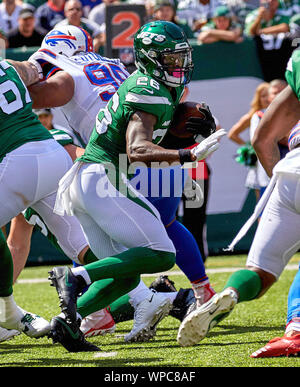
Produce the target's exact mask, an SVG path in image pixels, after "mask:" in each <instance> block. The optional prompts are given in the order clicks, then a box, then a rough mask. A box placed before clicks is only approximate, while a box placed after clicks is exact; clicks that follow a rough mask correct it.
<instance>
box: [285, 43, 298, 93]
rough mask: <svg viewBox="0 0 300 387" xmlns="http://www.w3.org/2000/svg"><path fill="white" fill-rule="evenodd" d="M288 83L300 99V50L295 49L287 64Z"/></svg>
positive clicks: (286, 76) (286, 75)
mask: <svg viewBox="0 0 300 387" xmlns="http://www.w3.org/2000/svg"><path fill="white" fill-rule="evenodd" d="M285 78H286V80H287V83H288V84H289V85H290V86H291V88H292V90H293V91H294V93H295V94H296V96H297V98H298V99H299V100H300V51H299V50H295V51H294V52H293V54H292V56H291V58H290V60H289V62H288V64H287V69H286V72H285Z"/></svg>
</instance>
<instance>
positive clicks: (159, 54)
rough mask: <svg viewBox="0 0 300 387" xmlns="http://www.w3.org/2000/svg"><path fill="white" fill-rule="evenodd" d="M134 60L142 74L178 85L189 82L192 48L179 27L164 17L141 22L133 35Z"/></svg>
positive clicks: (191, 68)
mask: <svg viewBox="0 0 300 387" xmlns="http://www.w3.org/2000/svg"><path fill="white" fill-rule="evenodd" d="M133 44H134V52H135V64H136V66H137V68H138V69H139V70H140V71H142V72H143V73H144V74H148V75H150V76H152V77H153V78H154V79H156V80H158V81H160V82H163V83H164V84H165V85H167V86H171V87H178V86H181V85H186V84H187V83H189V82H190V80H191V77H192V73H193V68H194V65H193V62H192V48H191V46H190V44H189V42H188V39H187V37H186V35H185V33H184V32H183V30H182V29H181V28H180V27H178V26H177V25H176V24H174V23H171V22H168V21H161V20H160V21H153V22H150V23H147V24H145V25H143V26H142V27H141V28H140V29H139V30H138V31H137V33H136V34H135V37H134V43H133Z"/></svg>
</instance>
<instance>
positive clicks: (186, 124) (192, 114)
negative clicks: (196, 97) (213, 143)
mask: <svg viewBox="0 0 300 387" xmlns="http://www.w3.org/2000/svg"><path fill="white" fill-rule="evenodd" d="M215 131H216V124H215V120H214V118H213V116H212V114H211V111H210V109H209V107H208V106H207V105H206V103H204V102H201V103H199V102H191V101H188V102H182V103H180V104H179V105H178V107H177V109H176V110H175V113H174V116H173V119H172V122H171V124H170V132H171V133H172V134H173V135H174V136H177V137H179V138H189V137H194V139H195V141H196V142H199V141H197V140H196V139H197V137H198V136H202V137H203V138H207V137H209V136H210V135H211V134H213V133H214V132H215ZM203 138H202V140H203Z"/></svg>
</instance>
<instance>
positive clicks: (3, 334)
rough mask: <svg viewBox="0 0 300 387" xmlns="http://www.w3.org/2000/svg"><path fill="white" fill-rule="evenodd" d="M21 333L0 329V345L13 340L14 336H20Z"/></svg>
mask: <svg viewBox="0 0 300 387" xmlns="http://www.w3.org/2000/svg"><path fill="white" fill-rule="evenodd" d="M20 334H21V332H20V331H17V330H15V329H5V328H1V327H0V343H2V342H3V341H8V340H11V339H13V338H14V337H15V336H18V335H20Z"/></svg>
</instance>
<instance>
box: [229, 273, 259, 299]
mask: <svg viewBox="0 0 300 387" xmlns="http://www.w3.org/2000/svg"><path fill="white" fill-rule="evenodd" d="M261 286H262V283H261V279H260V277H259V275H258V274H257V273H255V271H252V270H247V269H242V270H238V271H236V272H235V273H233V274H232V275H231V276H230V277H229V279H228V281H227V283H226V285H225V288H229V287H231V288H234V289H236V290H237V291H238V294H239V296H238V302H244V301H250V300H253V299H254V298H256V297H257V296H258V294H259V293H260V290H261Z"/></svg>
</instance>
